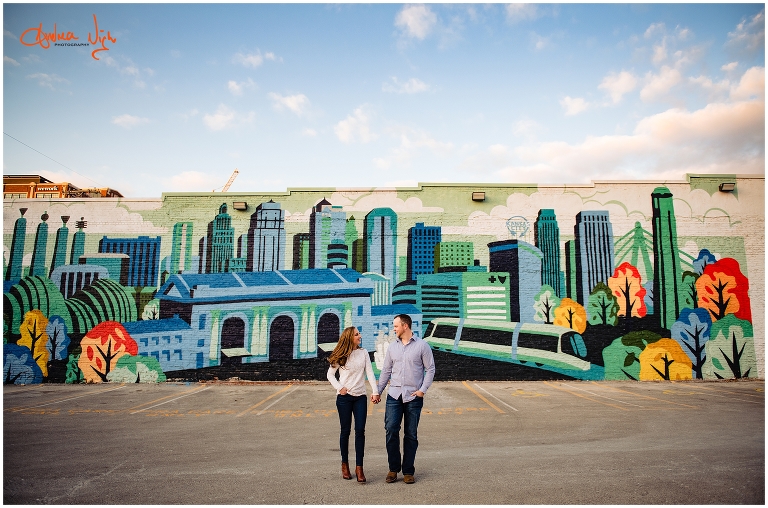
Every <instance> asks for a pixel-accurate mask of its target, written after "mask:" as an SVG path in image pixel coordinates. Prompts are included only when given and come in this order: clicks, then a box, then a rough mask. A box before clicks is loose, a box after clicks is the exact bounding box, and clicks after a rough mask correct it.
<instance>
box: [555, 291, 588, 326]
mask: <svg viewBox="0 0 768 508" xmlns="http://www.w3.org/2000/svg"><path fill="white" fill-rule="evenodd" d="M554 324H556V325H557V326H565V327H568V328H571V329H573V330H576V331H577V332H579V333H583V332H584V330H586V328H587V311H586V310H584V307H582V306H581V304H580V303H579V302H577V301H575V300H571V299H570V298H563V299H562V300H560V305H559V306H558V307H557V308H556V309H555V323H554Z"/></svg>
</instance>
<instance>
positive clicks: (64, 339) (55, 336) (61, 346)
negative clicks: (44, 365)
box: [45, 316, 70, 360]
mask: <svg viewBox="0 0 768 508" xmlns="http://www.w3.org/2000/svg"><path fill="white" fill-rule="evenodd" d="M45 331H46V333H47V334H48V342H47V343H46V345H45V348H46V349H47V350H48V357H49V358H50V359H51V360H64V359H66V358H67V347H68V346H69V343H70V338H69V336H68V335H67V323H65V322H64V319H63V318H62V317H61V316H51V319H49V320H48V326H46V327H45Z"/></svg>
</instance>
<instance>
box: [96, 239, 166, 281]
mask: <svg viewBox="0 0 768 508" xmlns="http://www.w3.org/2000/svg"><path fill="white" fill-rule="evenodd" d="M99 252H100V253H104V254H114V253H119V254H127V255H128V280H127V284H125V285H127V286H157V282H158V272H159V268H160V237H159V236H157V237H155V238H150V237H148V236H140V237H138V238H108V237H106V236H105V237H103V238H102V239H101V240H100V241H99Z"/></svg>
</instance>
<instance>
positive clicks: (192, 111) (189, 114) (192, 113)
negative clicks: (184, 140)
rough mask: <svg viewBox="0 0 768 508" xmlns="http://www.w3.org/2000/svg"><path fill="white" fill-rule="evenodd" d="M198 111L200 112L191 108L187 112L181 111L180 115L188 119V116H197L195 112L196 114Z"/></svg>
mask: <svg viewBox="0 0 768 508" xmlns="http://www.w3.org/2000/svg"><path fill="white" fill-rule="evenodd" d="M198 113H200V112H199V111H198V110H197V109H196V108H193V109H192V110H191V111H189V112H188V113H182V114H181V117H182V118H183V119H184V120H189V119H190V118H192V117H194V116H197V114H198Z"/></svg>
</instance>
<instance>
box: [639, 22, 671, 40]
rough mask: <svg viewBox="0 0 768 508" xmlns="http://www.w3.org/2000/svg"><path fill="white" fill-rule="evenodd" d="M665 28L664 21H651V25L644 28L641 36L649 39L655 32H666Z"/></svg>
mask: <svg viewBox="0 0 768 508" xmlns="http://www.w3.org/2000/svg"><path fill="white" fill-rule="evenodd" d="M666 30H667V28H666V26H664V23H651V26H649V27H648V28H647V29H646V30H645V33H644V34H643V36H644V37H645V38H646V39H650V38H651V37H653V36H654V35H655V34H658V33H662V34H663V33H664V32H666Z"/></svg>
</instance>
